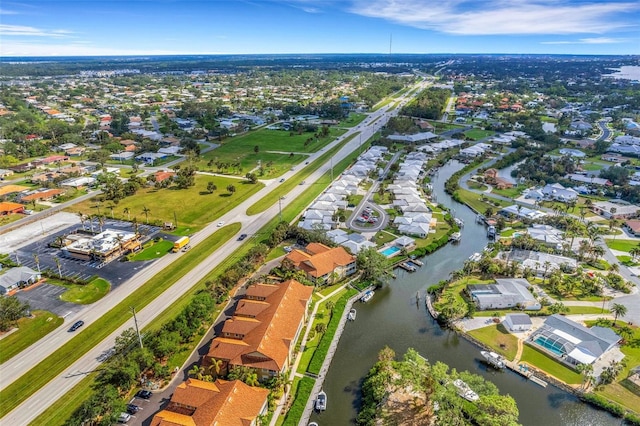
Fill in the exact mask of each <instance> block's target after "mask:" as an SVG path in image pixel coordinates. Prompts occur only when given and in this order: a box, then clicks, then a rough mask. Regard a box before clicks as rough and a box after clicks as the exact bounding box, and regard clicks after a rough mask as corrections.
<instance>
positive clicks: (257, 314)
mask: <svg viewBox="0 0 640 426" xmlns="http://www.w3.org/2000/svg"><path fill="white" fill-rule="evenodd" d="M312 293H313V288H312V287H309V286H305V285H303V284H300V283H299V282H298V281H296V280H288V281H285V282H283V283H280V284H254V285H251V286H249V287H248V288H247V291H246V293H245V295H244V297H243V298H242V299H241V300H240V301H239V302H238V305H237V306H236V309H235V311H234V314H233V316H232V317H231V318H229V319H227V320H226V321H225V322H224V325H223V326H222V332H221V333H220V334H219V335H218V336H216V337H215V338H214V339H213V340H212V341H211V346H210V349H209V353H208V354H207V355H206V356H205V357H204V359H203V365H212V364H213V363H214V362H215V361H222V365H221V366H220V370H221V371H220V372H221V374H223V375H225V374H227V373H228V372H229V371H230V370H231V368H233V367H236V366H245V367H250V368H253V369H254V370H255V372H256V374H257V375H258V378H259V379H260V380H264V379H268V378H270V377H273V376H276V375H278V374H279V373H284V372H285V371H286V370H287V369H288V368H289V363H290V361H291V359H292V357H293V350H294V347H295V343H296V340H297V339H298V337H299V336H300V332H301V331H302V329H303V327H304V324H305V321H306V319H307V312H308V309H309V305H310V303H311V294H312Z"/></svg>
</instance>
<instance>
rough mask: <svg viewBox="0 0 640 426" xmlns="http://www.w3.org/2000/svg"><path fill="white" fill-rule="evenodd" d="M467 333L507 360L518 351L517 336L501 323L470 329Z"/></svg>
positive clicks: (513, 356) (512, 357)
mask: <svg viewBox="0 0 640 426" xmlns="http://www.w3.org/2000/svg"><path fill="white" fill-rule="evenodd" d="M469 335H471V336H472V337H475V338H476V339H478V340H480V341H481V342H483V343H484V344H486V345H487V346H490V347H491V348H492V349H493V350H495V351H496V352H497V353H499V354H501V355H503V356H504V357H506V358H507V359H508V360H512V359H514V358H515V357H516V354H517V353H518V338H517V337H516V336H514V335H513V334H511V333H509V332H508V331H507V329H506V328H504V326H503V325H502V324H492V325H490V326H488V327H482V328H478V329H476V330H471V331H469Z"/></svg>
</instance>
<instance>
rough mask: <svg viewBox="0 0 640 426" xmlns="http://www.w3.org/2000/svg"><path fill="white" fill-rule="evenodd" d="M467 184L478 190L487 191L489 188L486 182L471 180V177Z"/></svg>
mask: <svg viewBox="0 0 640 426" xmlns="http://www.w3.org/2000/svg"><path fill="white" fill-rule="evenodd" d="M467 186H469V188H471V189H475V190H476V191H486V190H487V188H488V186H487V185H485V184H484V183H480V182H478V181H475V180H471V179H469V180H468V181H467Z"/></svg>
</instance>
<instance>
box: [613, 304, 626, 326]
mask: <svg viewBox="0 0 640 426" xmlns="http://www.w3.org/2000/svg"><path fill="white" fill-rule="evenodd" d="M610 309H611V312H613V326H614V327H615V326H616V321H618V317H620V318H622V317H624V316H625V315H627V312H628V309H627V307H626V306H624V305H623V304H621V303H614V304H613V306H611V308H610Z"/></svg>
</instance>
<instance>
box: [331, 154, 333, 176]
mask: <svg viewBox="0 0 640 426" xmlns="http://www.w3.org/2000/svg"><path fill="white" fill-rule="evenodd" d="M331 182H333V156H332V157H331Z"/></svg>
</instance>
